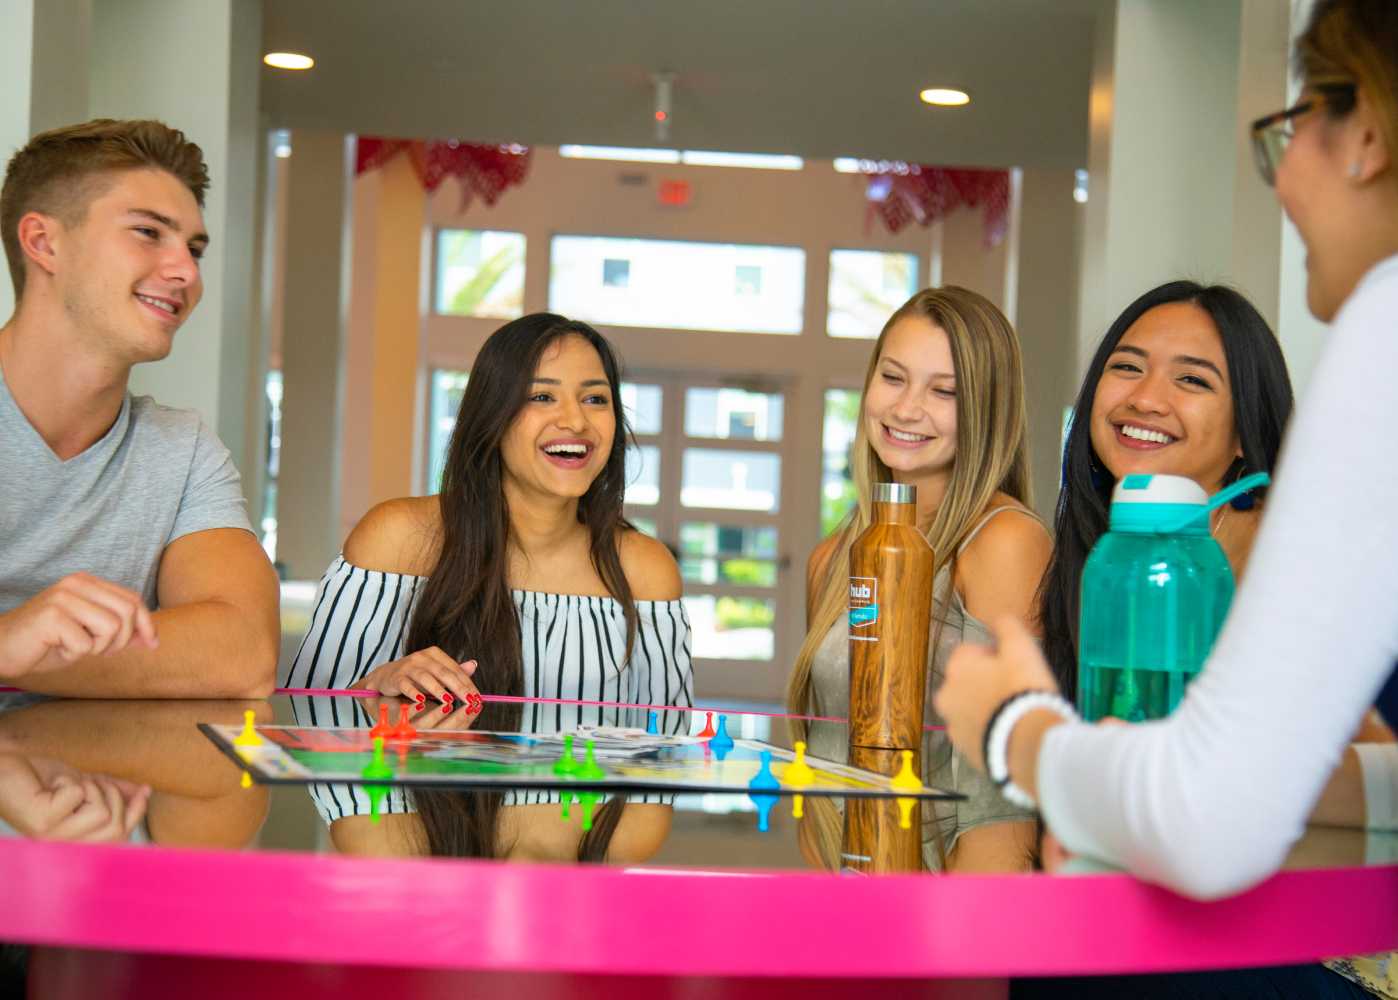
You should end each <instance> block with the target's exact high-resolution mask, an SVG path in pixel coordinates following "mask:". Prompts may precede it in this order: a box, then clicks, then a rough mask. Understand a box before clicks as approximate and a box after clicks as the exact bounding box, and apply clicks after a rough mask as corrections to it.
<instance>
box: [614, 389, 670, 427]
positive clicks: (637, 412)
mask: <svg viewBox="0 0 1398 1000" xmlns="http://www.w3.org/2000/svg"><path fill="white" fill-rule="evenodd" d="M662 399H663V392H662V390H661V388H660V386H658V385H637V384H636V383H634V382H623V383H621V407H622V409H623V410H625V411H626V419H627V420H629V421H631V433H633V434H659V433H660V403H661V400H662Z"/></svg>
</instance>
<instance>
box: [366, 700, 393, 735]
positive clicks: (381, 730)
mask: <svg viewBox="0 0 1398 1000" xmlns="http://www.w3.org/2000/svg"><path fill="white" fill-rule="evenodd" d="M392 732H393V726H391V725H389V722H388V705H387V704H383V703H380V705H379V724H378V725H376V726H375V727H374V728H373V729H371V730H369V739H371V740H373V739H378V738H379V737H380V736H382V737H384V738H385V739H387V738H388V737H389V735H390V734H391V733H392Z"/></svg>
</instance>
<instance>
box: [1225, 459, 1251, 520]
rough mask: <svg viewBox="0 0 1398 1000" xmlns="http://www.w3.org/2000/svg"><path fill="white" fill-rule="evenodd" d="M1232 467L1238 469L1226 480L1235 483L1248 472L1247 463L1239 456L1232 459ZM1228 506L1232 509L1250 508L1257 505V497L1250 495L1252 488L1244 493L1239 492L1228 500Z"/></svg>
mask: <svg viewBox="0 0 1398 1000" xmlns="http://www.w3.org/2000/svg"><path fill="white" fill-rule="evenodd" d="M1233 468H1235V469H1237V470H1238V471H1237V473H1236V474H1235V475H1234V476H1233V477H1232V478H1230V479H1229V480H1228V481H1229V482H1230V483H1236V482H1237V481H1238V480H1239V479H1242V478H1243V477H1244V476H1246V475H1247V474H1248V467H1247V463H1246V462H1244V461H1243V460H1242V459H1241V458H1238V459H1234V460H1233ZM1228 506H1230V507H1232V508H1233V509H1234V510H1252V509H1253V508H1254V507H1256V506H1257V497H1255V496H1253V495H1252V490H1248V491H1247V492H1246V493H1239V494H1238V495H1237V496H1235V497H1234V498H1233V499H1232V500H1229V501H1228Z"/></svg>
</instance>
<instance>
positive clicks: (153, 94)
mask: <svg viewBox="0 0 1398 1000" xmlns="http://www.w3.org/2000/svg"><path fill="white" fill-rule="evenodd" d="M261 17H262V12H261V6H260V4H258V3H257V2H256V0H200V2H198V3H190V2H188V0H95V4H94V8H93V32H92V78H91V100H90V108H91V112H92V115H93V116H94V117H109V118H155V119H159V120H160V121H163V122H165V123H166V124H168V125H171V126H172V127H174V128H178V129H180V130H181V131H183V132H184V133H185V135H187V136H188V137H189V138H190V139H191V140H193V141H194V142H196V143H198V144H199V146H200V147H201V148H202V149H203V151H204V158H205V161H206V162H207V163H208V166H209V174H210V177H211V180H212V183H211V186H210V189H209V193H208V197H207V199H206V203H205V206H204V218H205V222H206V224H207V226H208V230H209V234H210V236H211V237H212V243H211V245H210V248H209V252H208V254H207V255H206V256H205V258H204V300H203V303H202V304H201V305H200V306H199V308H198V310H196V311H195V313H194V314H193V315H192V316H191V317H190V319H189V322H187V323H186V324H185V325H184V327H183V328H181V330H180V333H179V335H178V337H176V340H175V348H174V350H173V351H172V352H171V354H170V357H169V358H167V359H166V360H164V361H161V362H159V363H158V364H152V365H142V366H140V367H138V368H137V369H136V370H135V371H134V372H133V374H132V379H131V388H132V391H133V392H137V393H146V394H149V395H152V396H154V397H155V398H156V399H158V400H160V401H161V402H163V403H166V404H169V405H171V406H183V407H191V408H194V409H197V410H199V411H201V412H202V413H203V415H204V417H205V419H206V420H207V421H209V423H210V424H211V425H212V426H213V427H214V428H215V429H216V430H217V431H218V434H219V436H220V437H221V438H222V439H223V441H224V443H225V444H226V445H227V446H228V448H229V449H230V450H231V451H232V452H233V456H234V460H235V461H236V462H237V463H238V465H239V467H240V468H242V469H244V471H245V473H246V472H248V471H250V470H249V467H250V466H255V463H256V456H257V455H258V454H259V451H260V449H259V447H258V442H257V441H255V440H250V435H249V433H248V428H249V426H257V425H259V424H260V421H254V420H250V419H249V415H248V408H249V407H261V406H262V405H263V404H262V400H261V397H260V395H259V396H257V397H256V398H250V393H249V391H248V389H249V386H250V385H251V384H252V383H253V379H252V378H251V377H250V368H251V366H252V365H253V364H254V363H255V362H254V359H260V357H261V351H260V349H259V346H258V345H259V343H260V339H259V338H260V332H259V326H260V324H259V323H258V310H257V291H258V289H257V282H256V281H255V280H254V274H253V262H254V257H255V254H254V242H255V239H256V231H257V226H256V223H255V220H256V218H257V213H258V211H259V205H258V202H257V196H256V191H257V170H258V157H259V150H260V149H261V146H262V143H261V141H260V136H259V128H258V117H257V88H258V74H259V72H260V61H259V60H260V52H259V49H260V47H261ZM248 478H249V481H251V482H255V481H256V479H257V477H256V476H255V475H254V476H250V477H248Z"/></svg>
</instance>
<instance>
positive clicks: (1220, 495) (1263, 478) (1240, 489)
mask: <svg viewBox="0 0 1398 1000" xmlns="http://www.w3.org/2000/svg"><path fill="white" fill-rule="evenodd" d="M1271 482H1272V477H1271V476H1269V475H1267V473H1265V472H1254V473H1253V474H1252V475H1250V476H1244V477H1243V478H1242V479H1239V480H1238V481H1237V482H1236V483H1233V484H1232V485H1230V486H1225V487H1224V488H1223V489H1221V490H1219V491H1218V492H1217V493H1215V494H1214V495H1213V496H1211V497H1209V502H1208V503H1206V504H1204V506H1202V507H1200V508H1199V509H1198V510H1197V511H1191V512H1190V513H1189V514H1188V515H1186V516H1185V517H1183V518H1181V519H1180V520H1178V521H1175V522H1174V523H1172V524H1167V525H1165V526H1163V527H1162V528H1161V529H1160V531H1159V534H1162V535H1169V534H1173V533H1174V532H1176V531H1181V530H1183V529H1184V528H1185V527H1187V526H1188V525H1190V524H1193V523H1194V522H1195V521H1197V520H1199V518H1201V517H1204V516H1206V515H1208V514H1211V513H1212V512H1213V511H1215V510H1217V509H1218V508H1220V507H1222V506H1223V505H1224V504H1226V503H1227V502H1228V501H1230V500H1232V499H1233V498H1234V497H1236V496H1239V495H1240V494H1243V493H1246V492H1247V491H1248V490H1254V489H1256V488H1257V487H1259V486H1267V485H1269V484H1270V483H1271Z"/></svg>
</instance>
